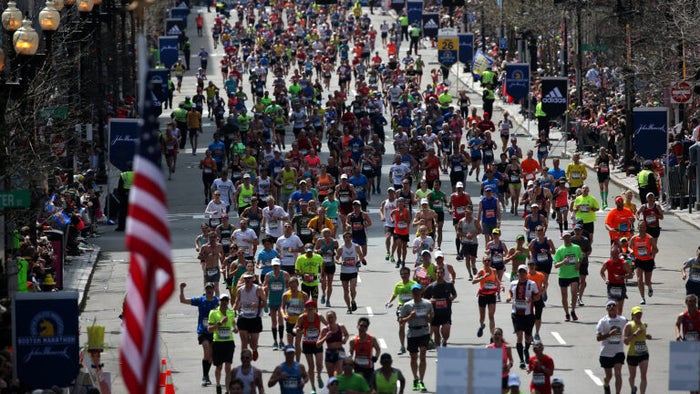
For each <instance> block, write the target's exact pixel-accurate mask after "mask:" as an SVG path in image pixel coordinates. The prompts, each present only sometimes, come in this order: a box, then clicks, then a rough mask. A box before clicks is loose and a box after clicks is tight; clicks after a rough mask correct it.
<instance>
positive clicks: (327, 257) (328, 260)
mask: <svg viewBox="0 0 700 394" xmlns="http://www.w3.org/2000/svg"><path fill="white" fill-rule="evenodd" d="M323 263H324V264H333V256H331V255H328V254H324V255H323Z"/></svg>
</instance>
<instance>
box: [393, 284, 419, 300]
mask: <svg viewBox="0 0 700 394" xmlns="http://www.w3.org/2000/svg"><path fill="white" fill-rule="evenodd" d="M415 284H416V281H414V280H409V281H408V283H406V284H404V283H403V281H400V282H398V283H397V284H395V285H394V296H395V297H396V298H397V299H398V300H399V306H401V305H403V304H404V302H408V301H411V300H412V299H413V293H412V292H411V286H413V285H415Z"/></svg>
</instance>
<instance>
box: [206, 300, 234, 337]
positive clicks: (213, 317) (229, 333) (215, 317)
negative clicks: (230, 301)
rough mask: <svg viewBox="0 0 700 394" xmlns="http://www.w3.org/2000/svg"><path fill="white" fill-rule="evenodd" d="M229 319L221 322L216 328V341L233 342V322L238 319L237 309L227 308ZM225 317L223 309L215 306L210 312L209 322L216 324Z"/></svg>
mask: <svg viewBox="0 0 700 394" xmlns="http://www.w3.org/2000/svg"><path fill="white" fill-rule="evenodd" d="M226 316H228V320H227V321H226V323H222V324H220V325H219V326H218V327H217V328H216V330H214V342H233V324H234V323H235V321H236V311H234V310H233V309H227V310H226ZM223 318H224V314H223V313H221V309H219V308H215V309H212V310H211V311H210V312H209V324H216V323H218V322H220V321H221V320H222V319H223Z"/></svg>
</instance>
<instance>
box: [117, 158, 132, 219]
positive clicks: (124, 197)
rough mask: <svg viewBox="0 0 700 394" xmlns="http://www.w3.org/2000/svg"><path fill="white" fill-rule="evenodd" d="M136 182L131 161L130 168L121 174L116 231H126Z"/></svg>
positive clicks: (118, 187)
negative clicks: (131, 197) (132, 188)
mask: <svg viewBox="0 0 700 394" xmlns="http://www.w3.org/2000/svg"><path fill="white" fill-rule="evenodd" d="M133 184H134V171H133V170H132V168H131V163H129V166H128V169H127V170H126V171H124V172H122V173H121V174H119V185H118V186H117V197H118V198H119V218H118V219H117V220H118V222H117V228H116V229H115V231H124V228H125V226H126V214H127V211H128V209H129V193H130V192H131V186H132V185H133Z"/></svg>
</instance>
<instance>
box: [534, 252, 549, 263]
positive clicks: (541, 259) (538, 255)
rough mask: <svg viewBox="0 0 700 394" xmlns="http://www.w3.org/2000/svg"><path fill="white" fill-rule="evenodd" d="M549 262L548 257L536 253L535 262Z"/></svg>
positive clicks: (544, 254)
mask: <svg viewBox="0 0 700 394" xmlns="http://www.w3.org/2000/svg"><path fill="white" fill-rule="evenodd" d="M547 261H549V255H548V254H547V253H537V262H538V263H546V262H547Z"/></svg>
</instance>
